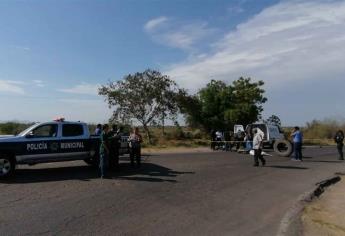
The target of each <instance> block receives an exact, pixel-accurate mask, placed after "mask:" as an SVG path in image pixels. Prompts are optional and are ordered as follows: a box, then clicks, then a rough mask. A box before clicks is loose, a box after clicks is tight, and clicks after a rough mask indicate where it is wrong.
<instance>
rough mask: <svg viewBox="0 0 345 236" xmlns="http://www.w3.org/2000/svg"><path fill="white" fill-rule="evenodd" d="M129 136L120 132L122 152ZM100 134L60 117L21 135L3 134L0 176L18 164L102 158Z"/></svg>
mask: <svg viewBox="0 0 345 236" xmlns="http://www.w3.org/2000/svg"><path fill="white" fill-rule="evenodd" d="M127 139H128V136H121V141H120V143H121V147H120V150H119V151H120V155H122V154H125V153H128V142H127ZM99 146H100V138H99V136H96V135H91V134H90V132H89V128H88V126H87V124H86V123H82V122H67V121H64V120H57V121H52V122H45V123H37V124H34V125H32V126H31V127H29V128H28V129H26V130H24V131H23V132H21V133H20V134H18V135H13V136H9V135H4V136H0V178H1V177H6V176H9V175H11V174H13V173H14V171H15V167H16V165H21V164H38V163H47V162H59V161H74V160H84V161H85V162H86V163H88V164H92V165H97V164H98V162H99V155H98V154H99Z"/></svg>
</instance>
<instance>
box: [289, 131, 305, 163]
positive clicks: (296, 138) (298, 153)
mask: <svg viewBox="0 0 345 236" xmlns="http://www.w3.org/2000/svg"><path fill="white" fill-rule="evenodd" d="M291 137H292V138H293V149H294V154H295V160H296V161H302V142H303V134H302V132H301V131H300V130H299V127H298V126H296V127H295V128H294V129H293V131H292V134H291Z"/></svg>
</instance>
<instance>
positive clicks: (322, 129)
mask: <svg viewBox="0 0 345 236" xmlns="http://www.w3.org/2000/svg"><path fill="white" fill-rule="evenodd" d="M32 124H33V123H21V122H4V123H0V134H1V135H11V134H18V133H20V132H21V131H22V130H24V129H26V128H27V127H29V126H30V125H32ZM95 127H96V124H89V128H90V132H91V133H92V132H93V131H94V130H95ZM140 129H141V132H145V131H144V129H143V128H142V127H140ZM291 129H292V127H284V128H283V130H284V132H285V134H286V137H288V136H289V134H290V131H291ZM338 129H342V130H345V121H343V122H342V121H337V120H334V119H325V120H313V121H311V122H307V124H306V125H305V126H304V127H302V131H303V133H304V138H305V144H314V145H332V144H334V140H333V136H334V134H335V132H336V131H337V130H338ZM149 130H150V135H151V143H149V142H148V140H147V139H144V144H143V147H146V148H159V149H164V148H169V147H187V148H188V147H190V148H193V147H206V146H209V144H210V143H209V142H210V135H209V133H208V132H206V131H205V130H203V129H200V128H192V127H188V126H180V125H178V124H177V123H175V125H171V126H165V127H164V133H163V128H162V127H161V126H150V127H149ZM124 131H125V132H126V133H128V132H129V131H130V126H128V125H125V126H124Z"/></svg>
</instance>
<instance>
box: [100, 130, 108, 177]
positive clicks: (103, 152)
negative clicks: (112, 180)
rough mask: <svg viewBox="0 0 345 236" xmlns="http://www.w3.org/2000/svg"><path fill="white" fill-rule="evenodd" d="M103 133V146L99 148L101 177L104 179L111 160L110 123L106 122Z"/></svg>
mask: <svg viewBox="0 0 345 236" xmlns="http://www.w3.org/2000/svg"><path fill="white" fill-rule="evenodd" d="M102 130H103V131H102V134H101V137H100V139H101V146H100V148H99V156H100V160H99V169H100V172H101V173H100V174H101V178H102V179H103V178H104V177H106V171H107V168H108V162H109V125H107V124H104V125H103V127H102Z"/></svg>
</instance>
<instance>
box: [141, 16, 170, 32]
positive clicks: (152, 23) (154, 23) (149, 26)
mask: <svg viewBox="0 0 345 236" xmlns="http://www.w3.org/2000/svg"><path fill="white" fill-rule="evenodd" d="M167 21H168V18H167V17H165V16H161V17H158V18H154V19H152V20H149V21H148V22H146V24H145V25H144V29H145V30H146V31H152V30H155V29H157V28H158V27H159V26H160V25H162V24H164V22H167Z"/></svg>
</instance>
